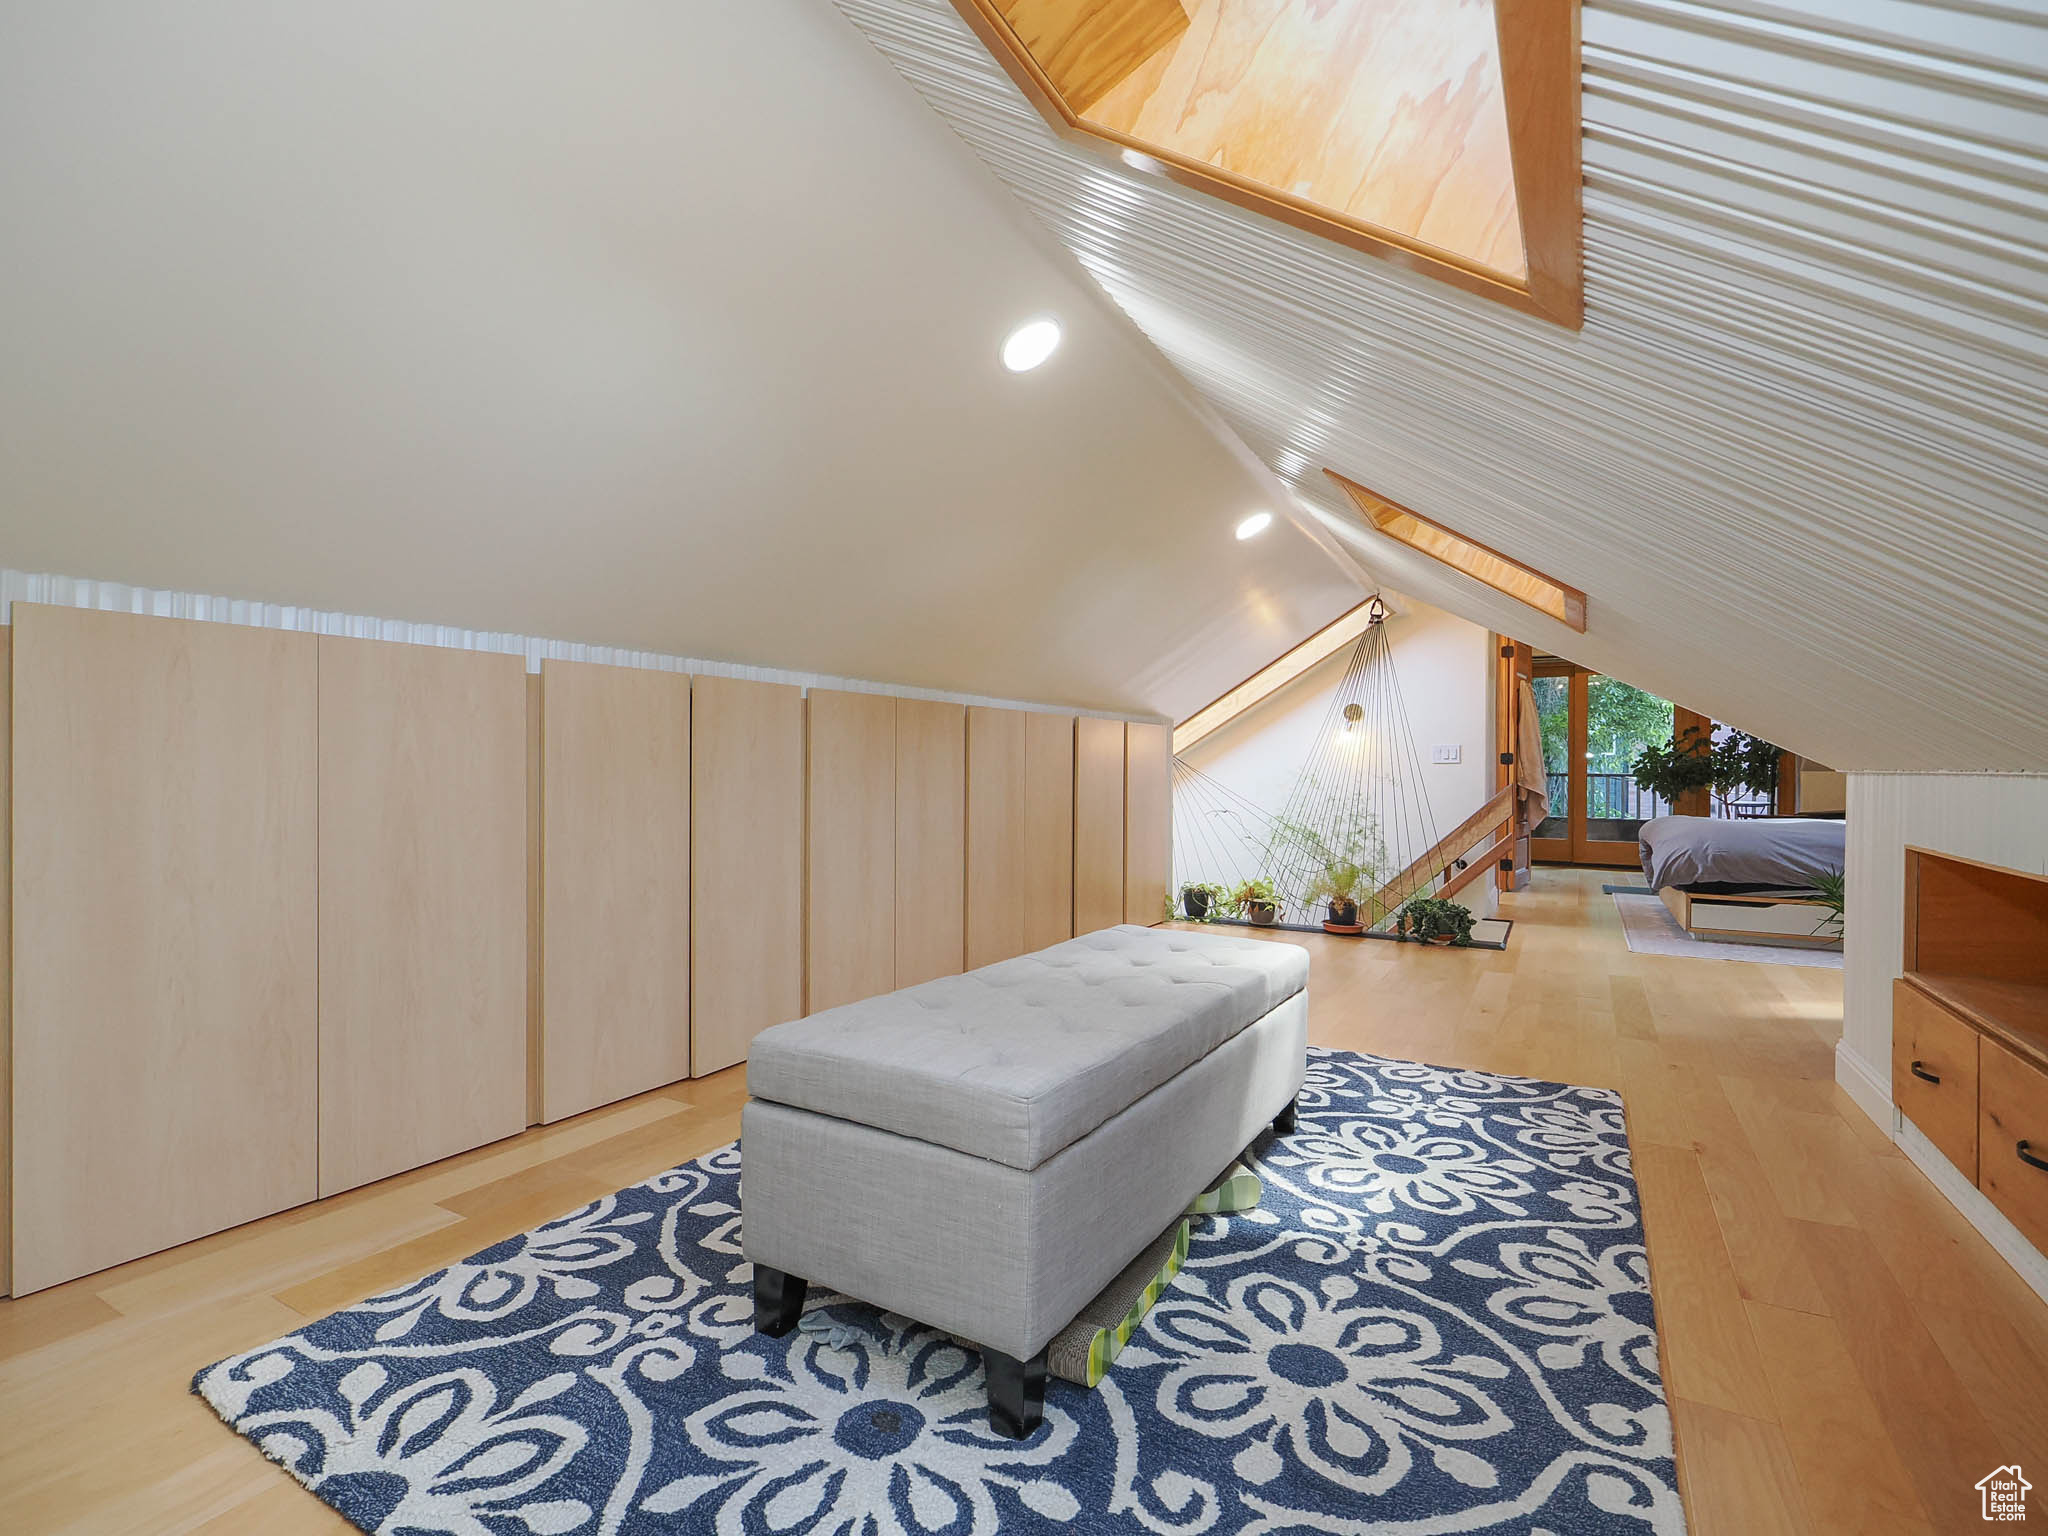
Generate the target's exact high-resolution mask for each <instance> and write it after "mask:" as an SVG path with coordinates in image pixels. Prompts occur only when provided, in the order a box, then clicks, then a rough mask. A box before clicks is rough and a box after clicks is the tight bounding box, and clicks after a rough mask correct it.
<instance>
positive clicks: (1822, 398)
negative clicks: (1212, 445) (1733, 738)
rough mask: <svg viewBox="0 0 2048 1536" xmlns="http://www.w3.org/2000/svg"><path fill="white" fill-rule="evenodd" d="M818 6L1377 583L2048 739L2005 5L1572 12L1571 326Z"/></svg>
mask: <svg viewBox="0 0 2048 1536" xmlns="http://www.w3.org/2000/svg"><path fill="white" fill-rule="evenodd" d="M837 3H838V4H839V6H840V8H841V9H842V10H843V11H844V12H845V13H846V14H847V15H848V16H849V17H850V18H851V19H852V20H853V21H854V23H855V24H856V25H857V26H858V27H859V28H861V30H862V31H864V32H865V33H866V34H867V36H868V37H869V38H870V39H871V40H872V41H873V42H874V43H875V45H876V46H877V47H878V48H879V49H880V50H881V51H882V52H883V53H884V54H885V55H886V56H887V57H889V58H890V59H891V60H893V61H894V62H895V64H896V65H897V67H898V68H899V69H900V70H901V71H902V72H903V73H904V75H905V76H906V77H907V78H908V79H909V80H910V82H911V83H912V84H913V85H914V86H915V87H916V88H917V89H918V90H919V91H920V92H921V93H922V94H923V95H924V97H925V98H926V100H928V101H929V102H930V103H931V105H932V106H933V107H934V108H935V109H936V110H937V111H938V112H939V113H940V115H941V116H942V117H944V118H945V119H946V120H947V121H948V122H949V123H950V124H951V125H952V126H953V128H954V129H955V130H956V131H957V132H958V133H959V134H960V135H961V136H962V138H964V139H965V140H966V141H967V143H968V144H969V145H971V146H972V147H973V148H974V150H975V151H976V152H977V153H978V154H979V155H980V156H981V157H982V158H983V159H984V160H985V161H986V162H987V163H988V164H989V165H990V166H991V168H992V169H993V170H994V171H995V172H996V174H997V175H998V176H999V177H1001V178H1002V179H1003V180H1004V181H1005V182H1007V183H1008V184H1009V185H1010V186H1011V187H1012V188H1013V189H1014V190H1015V191H1016V193H1017V194H1018V195H1019V196H1020V197H1021V198H1022V199H1023V200H1024V202H1025V203H1026V204H1027V205H1028V206H1029V207H1031V208H1032V209H1033V210H1034V211H1035V212H1036V213H1037V214H1038V215H1039V216H1040V217H1041V218H1042V219H1043V220H1044V221H1045V222H1046V223H1047V224H1048V225H1049V226H1050V227H1051V229H1052V230H1053V231H1054V232H1055V233H1056V234H1057V236H1058V237H1059V238H1060V239H1061V240H1062V241H1063V242H1064V243H1065V244H1066V245H1067V246H1068V248H1069V249H1070V250H1071V251H1072V252H1073V253H1074V254H1075V256H1076V257H1077V258H1078V259H1079V260H1080V261H1081V263H1082V264H1083V265H1084V266H1085V267H1086V268H1087V270H1088V271H1089V272H1090V273H1092V274H1093V275H1094V277H1095V278H1096V279H1097V281H1099V282H1100V283H1101V284H1102V285H1103V287H1104V288H1105V289H1106V290H1107V291H1108V292H1109V294H1110V295H1111V297H1112V298H1114V299H1115V300H1116V302H1117V303H1118V304H1119V305H1121V306H1122V307H1123V308H1124V310H1125V311H1126V312H1127V313H1129V314H1130V316H1131V317H1132V319H1133V320H1134V321H1135V322H1136V323H1137V324H1138V325H1139V326H1140V327H1141V328H1142V329H1143V330H1144V331H1145V332H1146V333H1147V334H1149V335H1150V336H1151V338H1152V340H1153V341H1154V342H1155V343H1156V344H1157V345H1158V346H1159V347H1160V349H1161V350H1162V351H1163V352H1164V353H1165V354H1166V355H1167V357H1168V358H1170V359H1171V360H1172V361H1173V362H1174V363H1175V364H1176V365H1177V366H1178V367H1179V368H1180V369H1181V370H1182V371H1183V372H1184V373H1185V374H1186V375H1187V376H1188V377H1189V378H1190V379H1191V380H1192V381H1193V382H1194V383H1195V384H1196V385H1197V387H1198V388H1200V389H1201V390H1202V391H1203V392H1204V393H1205V394H1206V395H1207V396H1208V398H1209V399H1210V400H1211V402H1212V403H1213V404H1214V405H1215V406H1216V407H1217V409H1218V411H1219V412H1220V413H1221V414H1222V415H1223V416H1224V418H1225V419H1226V420H1227V421H1228V422H1229V423H1230V424H1231V426H1233V427H1234V428H1235V429H1236V430H1237V431H1238V433H1239V434H1240V435H1241V436H1242V437H1243V438H1244V440H1245V442H1246V443H1247V444H1248V445H1249V446H1250V447H1251V448H1252V449H1253V450H1254V451H1255V452H1256V453H1258V454H1259V455H1260V457H1262V458H1263V459H1264V460H1265V461H1266V462H1267V463H1268V464H1269V465H1271V466H1272V468H1273V469H1274V470H1275V471H1276V472H1277V473H1278V474H1279V475H1280V476H1281V477H1282V478H1283V479H1284V480H1286V481H1288V482H1289V483H1290V484H1291V485H1293V486H1294V487H1295V488H1296V490H1297V491H1298V492H1299V493H1300V495H1301V496H1302V498H1303V500H1304V503H1305V508H1306V509H1308V510H1310V511H1312V514H1313V515H1315V516H1318V517H1320V518H1322V519H1323V520H1324V521H1325V522H1327V523H1329V524H1330V525H1332V526H1334V527H1336V528H1338V529H1339V530H1340V531H1341V532H1344V533H1345V534H1346V535H1347V536H1348V537H1350V538H1351V539H1352V540H1353V541H1354V542H1355V543H1356V544H1357V545H1358V546H1359V547H1360V548H1361V550H1362V551H1363V552H1364V554H1365V555H1366V557H1367V558H1368V559H1370V560H1372V561H1373V563H1374V564H1375V566H1376V568H1377V569H1378V570H1379V571H1380V573H1381V574H1382V576H1383V578H1384V579H1385V580H1387V581H1388V582H1389V583H1390V584H1392V585H1394V586H1397V587H1401V588H1404V589H1407V590H1411V591H1414V592H1416V593H1417V594H1418V595H1420V596H1422V597H1424V598H1427V599H1428V600H1429V601H1431V602H1435V603H1439V604H1441V605H1443V606H1445V607H1448V608H1451V609H1453V610H1454V611H1457V612H1460V613H1463V614H1465V615H1466V616H1467V617H1470V618H1473V619H1477V620H1480V621H1482V622H1487V623H1491V624H1494V625H1495V626H1496V627H1498V628H1503V629H1506V630H1510V631H1513V632H1517V633H1519V634H1521V635H1522V636H1523V637H1525V638H1527V639H1530V640H1532V641H1534V642H1535V643H1537V644H1539V645H1541V646H1543V647H1545V648H1546V649H1551V650H1555V651H1558V652H1560V653H1562V654H1565V655H1570V656H1572V657H1574V658H1575V659H1577V660H1580V661H1582V662H1584V663H1586V664H1588V665H1591V666H1596V667H1600V668H1603V669H1605V670H1608V671H1611V672H1613V673H1615V674H1616V675H1618V676H1621V677H1625V678H1628V679H1629V680H1630V681H1632V682H1636V683H1639V684H1642V685H1643V686H1646V687H1650V688H1655V689H1657V690H1659V691H1661V692H1664V693H1667V694H1669V695H1671V696H1674V697H1677V698H1679V699H1682V700H1683V701H1684V702H1686V703H1687V704H1689V705H1691V706H1692V707H1694V708H1698V709H1702V710H1706V711H1708V712H1710V713H1712V714H1714V715H1716V716H1718V717H1720V718H1722V719H1726V720H1731V721H1733V722H1735V723H1737V724H1739V725H1742V726H1744V727H1746V728H1748V729H1751V730H1754V731H1758V732H1761V733H1763V734H1766V735H1769V736H1771V737H1773V738H1774V739H1776V740H1779V741H1781V742H1783V743H1785V744H1786V745H1789V746H1793V747H1795V748H1798V749H1799V750H1802V751H1805V752H1808V753H1809V754H1811V755H1813V756H1816V757H1818V758H1821V759H1823V760H1826V761H1830V762H1833V763H1835V764H1837V765H1839V766H1843V767H1853V768H1994V767H2002V768H2013V767H2040V766H2043V765H2048V601H2044V594H2048V446H2044V445H2048V370H2044V362H2043V359H2044V352H2048V347H2044V342H2048V112H2044V108H2048V17H2044V16H2043V15H2042V14H2041V13H2040V12H2039V11H2038V10H2037V9H2035V8H2023V7H2019V6H2014V5H2000V4H1976V5H1973V6H1971V7H1969V8H1967V9H1959V8H1956V7H1952V6H1948V5H1936V4H1924V3H1918V0H1814V3H1810V4H1807V5H1794V4H1771V3H1767V0H1718V3H1690V0H1604V3H1600V4H1590V5H1588V6H1587V7H1586V8H1585V12H1584V23H1583V30H1584V40H1585V46H1584V83H1585V162H1586V231H1585V243H1586V314H1587V318H1586V326H1585V329H1584V330H1583V331H1582V332H1580V333H1578V334H1576V335H1574V334H1571V333H1568V332H1565V331H1562V330H1559V329H1556V328H1554V327H1550V326H1547V325H1544V324H1542V323H1541V322H1537V321H1533V320H1530V319H1527V318H1525V317H1523V316H1520V315H1517V314H1515V313H1512V312H1510V311H1508V310H1505V309H1503V308H1501V307H1499V306H1495V305H1489V304H1487V303H1485V302H1484V301H1482V300H1478V299H1475V298H1471V297H1468V296H1466V295H1464V294H1461V293H1459V292H1457V291H1455V290H1453V289H1451V288H1449V287H1448V286H1447V285H1444V284H1441V283H1435V282H1432V281H1430V280H1428V279H1425V278H1419V277H1415V276H1411V275H1409V274H1407V273H1404V272H1402V271H1400V270H1399V269H1397V268H1395V267H1392V266H1391V265H1388V264H1386V263H1382V262H1378V261H1375V260H1373V259H1372V258H1370V257H1367V256H1363V255H1360V254H1358V253H1355V252H1351V251H1348V250H1346V249H1343V248H1341V247H1339V246H1336V245H1333V244H1330V243H1328V242H1325V241H1321V240H1318V239H1316V238H1314V237H1313V236H1309V235H1305V234H1301V233H1299V232H1297V231H1294V230H1291V229H1288V228H1286V227H1285V226H1283V225H1280V224H1277V223H1274V222H1271V221H1267V220H1264V219H1261V218H1259V217H1257V216H1255V215H1251V214H1247V213H1244V212H1241V211H1240V210H1237V209H1235V208H1232V207H1229V206H1227V205H1225V204H1222V203H1220V202H1217V201H1215V200H1212V199H1209V198H1205V197H1203V196H1201V195H1199V194H1196V193H1191V192H1188V191H1185V190H1183V189H1180V188H1177V187H1174V186H1172V185H1170V184H1168V183H1165V182H1162V181H1159V180H1157V179H1154V178H1152V177H1149V176H1146V175H1143V174H1142V173H1139V172H1135V171H1130V170H1127V169H1125V168H1124V167H1123V166H1121V165H1119V164H1117V163H1115V162H1113V161H1111V160H1109V159H1107V158H1105V157H1103V156H1102V155H1100V154H1097V153H1095V152H1093V151H1091V150H1088V149H1084V148H1081V147H1077V146H1074V145H1070V144H1067V143H1064V142H1062V141H1061V140H1059V139H1058V138H1057V137H1055V136H1054V135H1053V134H1052V132H1051V131H1050V130H1049V129H1048V128H1047V127H1046V126H1045V124H1044V123H1043V121H1042V120H1041V119H1040V118H1039V117H1038V116H1037V115H1036V113H1035V112H1033V111H1032V110H1031V108H1030V107H1029V106H1028V105H1027V104H1026V103H1025V102H1024V100H1023V98H1022V97H1021V95H1020V94H1019V93H1018V91H1017V90H1016V88H1015V87H1014V86H1013V85H1012V84H1011V83H1010V81H1009V80H1008V78H1007V77H1006V76H1004V75H1003V73H1002V72H1001V70H1000V69H999V68H998V67H997V66H996V65H995V63H994V62H993V60H992V59H990V57H989V56H988V54H987V53H986V51H985V50H984V49H983V48H982V46H981V45H980V43H979V42H978V41H977V40H976V39H975V38H974V36H973V35H972V33H970V32H969V31H968V30H967V28H966V26H965V25H964V23H962V22H961V21H960V20H959V18H958V17H957V16H956V15H955V13H954V12H953V10H952V9H951V7H950V6H949V5H948V4H947V0H837ZM1324 465H1329V466H1331V467H1333V468H1336V469H1339V470H1341V471H1343V472H1344V473H1346V474H1348V475H1350V476H1351V477H1352V478H1354V479H1357V480H1360V481H1362V482H1363V483H1365V484H1367V485H1369V486H1371V487H1372V488H1373V489H1374V490H1377V491H1379V492H1381V493H1382V494H1384V495H1387V496H1390V497H1393V498H1394V499H1396V500H1399V501H1402V502H1405V503H1407V504H1408V505H1410V506H1413V507H1415V508H1416V509H1417V510H1418V511H1421V512H1423V513H1425V514H1427V515H1429V516H1432V517H1436V518H1439V519H1440V520H1442V521H1444V522H1447V523H1449V524H1451V525H1452V526H1453V527H1456V528H1458V529H1460V530H1461V531H1463V532H1466V533H1468V534H1470V535H1472V536H1473V537H1475V538H1478V539H1481V540H1483V541H1485V542H1487V543H1490V544H1494V545H1496V546H1498V547H1500V548H1501V549H1504V550H1506V551H1508V552H1509V553H1512V554H1514V555H1517V556H1518V557H1520V558H1523V559H1526V560H1528V561H1530V562H1531V563H1533V564H1536V565H1539V566H1541V567H1542V568H1544V569H1545V570H1547V571H1549V572H1551V573H1552V574H1553V575H1555V576H1557V577H1559V578H1560V579H1562V580H1564V581H1567V582H1570V583H1571V584H1573V585H1575V586H1579V587H1582V588H1584V589H1585V590H1586V591H1587V592H1588V593H1589V594H1590V596H1591V606H1592V623H1591V626H1590V628H1589V630H1588V633H1587V634H1586V635H1585V636H1583V637H1580V636H1574V635H1572V634H1570V633H1569V632H1568V631H1564V630H1562V629H1560V628H1558V627H1556V626H1554V625H1551V624H1550V623H1548V621H1545V620H1541V619H1532V618H1529V617H1527V616H1526V614H1525V613H1524V611H1523V610H1520V609H1519V608H1517V607H1516V606H1515V605H1513V604H1512V603H1509V602H1507V601H1505V600H1503V599H1500V598H1497V597H1495V596H1494V595H1493V594H1491V593H1488V592H1486V591H1484V590H1483V589H1480V588H1478V587H1477V586H1476V585H1474V584H1471V583H1468V582H1465V581H1464V580H1463V579H1462V578H1459V577H1457V576H1454V575H1451V574H1449V573H1445V572H1442V571H1440V570H1438V569H1436V568H1434V567H1433V566H1431V565H1430V564H1429V563H1428V562H1426V561H1423V560H1421V559H1419V558H1418V557H1415V556H1413V555H1410V554H1407V553H1405V552H1401V551H1397V550H1394V549H1393V548H1391V547H1390V546H1388V545H1387V544H1386V543H1385V542H1384V541H1382V540H1380V539H1378V538H1377V537H1376V536H1375V535H1373V534H1371V533H1369V532H1366V531H1363V530H1361V529H1360V528H1359V525H1358V523H1357V521H1356V519H1355V517H1354V516H1353V515H1352V514H1351V513H1350V512H1349V511H1348V509H1347V508H1345V507H1344V505H1343V504H1342V502H1341V500H1340V499H1339V498H1338V497H1337V495H1336V494H1335V493H1334V491H1333V490H1332V489H1329V488H1326V485H1325V482H1324V481H1323V477H1322V475H1321V473H1320V471H1321V469H1322V467H1323V466H1324Z"/></svg>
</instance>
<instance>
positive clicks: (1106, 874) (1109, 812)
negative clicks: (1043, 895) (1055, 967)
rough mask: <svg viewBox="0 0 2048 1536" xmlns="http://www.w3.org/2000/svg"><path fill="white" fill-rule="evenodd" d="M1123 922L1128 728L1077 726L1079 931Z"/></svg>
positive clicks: (1112, 723)
mask: <svg viewBox="0 0 2048 1536" xmlns="http://www.w3.org/2000/svg"><path fill="white" fill-rule="evenodd" d="M1123 920H1124V724H1123V722H1122V721H1121V720H1100V719H1096V718H1095V717H1093V716H1087V715H1084V716H1083V717H1082V718H1081V719H1079V720H1077V721H1075V722H1074V932H1076V933H1094V932H1095V931H1096V930H1097V929H1099V928H1114V927H1115V926H1116V925H1117V924H1118V923H1120V922H1122V921H1123Z"/></svg>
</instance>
